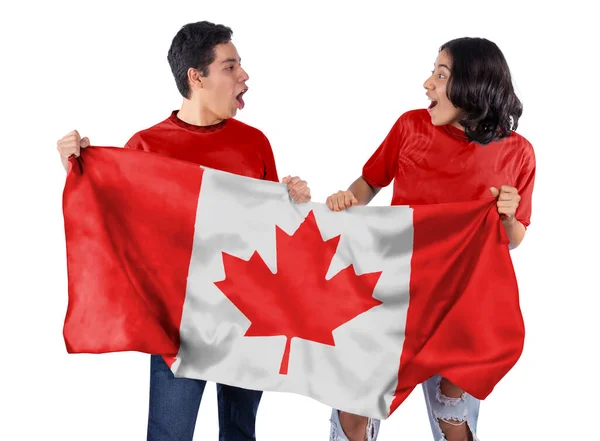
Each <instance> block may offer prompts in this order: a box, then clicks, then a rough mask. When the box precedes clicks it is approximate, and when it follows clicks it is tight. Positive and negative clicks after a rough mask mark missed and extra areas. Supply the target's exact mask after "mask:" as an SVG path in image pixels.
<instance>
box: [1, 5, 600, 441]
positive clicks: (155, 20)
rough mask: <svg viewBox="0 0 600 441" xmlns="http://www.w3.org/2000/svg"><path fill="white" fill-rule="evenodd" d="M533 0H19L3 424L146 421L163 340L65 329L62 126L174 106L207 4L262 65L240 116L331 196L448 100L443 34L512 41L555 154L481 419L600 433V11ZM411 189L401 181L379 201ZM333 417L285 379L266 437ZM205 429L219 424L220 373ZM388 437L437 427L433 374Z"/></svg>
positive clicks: (107, 136)
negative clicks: (513, 341)
mask: <svg viewBox="0 0 600 441" xmlns="http://www.w3.org/2000/svg"><path fill="white" fill-rule="evenodd" d="M459 3H460V7H458V6H457V5H458V4H459ZM532 3H533V2H525V1H518V2H512V1H504V2H493V3H491V2H490V5H489V6H487V3H484V2H481V1H473V2H450V1H443V2H436V1H427V2H410V3H409V2H396V1H394V2H391V1H390V2H385V3H384V2H376V1H368V2H360V3H358V2H356V3H354V2H349V1H344V2H333V1H327V2H326V1H323V0H321V1H319V2H314V3H313V2H308V1H302V2H295V3H292V2H284V1H278V2H273V3H272V4H271V5H266V4H263V3H260V2H257V1H243V2H234V1H227V2H224V1H216V0H215V1H213V2H204V1H193V2H175V1H173V2H170V3H167V2H162V1H161V2H151V1H144V2H135V3H134V2H130V1H124V0H121V1H119V2H114V1H104V2H89V1H78V2H72V3H71V4H68V3H67V2H59V1H47V2H46V1H38V2H26V1H21V2H6V3H5V4H6V6H5V5H4V3H3V6H2V7H1V9H2V10H1V11H0V37H1V38H0V44H1V45H2V47H1V54H2V62H1V66H2V67H1V68H0V75H1V81H0V92H1V95H0V103H1V111H2V115H1V117H2V118H1V120H0V121H1V124H2V137H1V138H0V139H1V141H0V143H1V148H2V157H1V161H0V179H1V186H0V192H1V193H0V194H1V201H2V204H1V205H0V206H1V207H2V208H1V211H0V213H1V216H0V219H1V220H2V229H1V230H0V231H1V233H0V234H1V242H0V253H1V266H0V271H1V277H0V284H1V285H0V299H1V300H0V301H1V302H2V303H1V305H0V326H1V327H2V328H1V333H0V335H1V336H2V337H1V338H2V341H1V345H0V348H1V349H2V352H3V355H2V362H1V364H0V369H1V375H0V382H1V383H0V384H1V388H0V401H1V403H2V405H3V408H4V410H3V411H2V412H1V413H0V415H1V416H0V439H2V440H11V441H12V440H39V439H61V440H142V439H145V433H146V419H147V402H148V382H149V356H148V355H144V354H136V353H127V354H108V355H97V356H92V355H67V353H66V350H65V347H64V342H63V340H62V325H63V320H64V313H65V311H66V304H67V277H66V264H65V260H66V258H65V247H64V230H63V219H62V207H61V194H62V189H63V184H64V179H65V173H64V170H63V169H62V167H61V165H60V162H59V158H58V154H57V152H56V141H57V140H58V139H59V138H60V137H62V136H63V135H64V134H66V133H67V132H69V131H70V130H72V129H74V128H77V129H78V130H79V131H80V133H82V134H83V135H87V136H89V137H90V138H91V140H92V142H93V143H94V144H95V145H117V146H122V145H123V144H124V143H125V142H126V141H127V140H128V139H129V137H130V136H131V135H132V134H133V133H134V132H136V131H138V130H141V129H144V128H146V127H149V126H151V125H153V124H155V123H157V122H159V121H161V120H163V119H164V118H166V117H167V116H168V115H169V113H170V112H171V110H173V109H176V108H178V107H179V105H180V100H181V98H180V96H179V95H178V92H177V89H176V87H175V83H174V81H173V79H172V76H171V73H170V70H169V66H168V63H167V60H166V55H167V50H168V48H169V45H170V43H171V39H172V38H173V36H174V35H175V33H176V32H177V31H178V30H179V28H180V26H182V25H183V24H185V23H188V22H193V21H199V20H203V19H207V20H210V21H214V22H218V23H224V24H226V25H228V26H230V27H232V28H233V30H234V43H235V44H236V45H237V47H238V50H239V52H240V54H241V56H242V58H243V65H244V67H245V68H246V70H247V71H248V72H249V74H250V81H249V82H248V84H249V86H250V92H249V93H248V94H247V95H246V97H245V99H246V103H247V107H246V109H244V110H243V111H242V112H241V113H239V115H238V117H239V119H240V120H242V121H244V122H247V123H249V124H251V125H253V126H256V127H258V128H260V129H261V130H263V131H264V133H265V134H266V135H267V136H268V137H269V139H270V140H271V143H272V146H273V149H274V151H275V156H276V160H277V164H278V168H279V171H280V175H281V176H285V175H286V174H299V175H300V176H302V177H303V178H305V179H307V180H308V181H309V183H310V185H311V187H312V189H313V196H314V198H313V200H315V201H324V199H325V197H326V196H327V195H328V194H329V193H332V192H334V191H337V190H338V189H340V188H346V187H347V186H348V185H349V184H350V182H351V181H352V180H353V179H354V178H356V177H357V176H358V175H359V173H360V171H361V167H362V165H363V163H364V162H365V161H366V159H367V158H368V157H369V156H370V154H371V153H372V152H373V151H374V150H375V148H377V146H378V145H379V143H380V142H381V141H382V139H383V138H384V137H385V135H386V134H387V132H388V130H389V129H390V128H391V126H392V124H393V123H394V121H395V120H396V118H397V117H398V116H399V115H400V114H401V113H402V112H404V111H406V110H409V109H413V108H418V107H423V106H427V105H428V102H427V101H426V99H425V95H424V89H423V87H422V84H423V81H424V80H425V78H426V77H427V76H428V75H429V72H430V70H431V68H432V65H433V62H434V60H435V57H436V55H437V49H438V47H439V46H440V45H441V44H442V43H444V42H445V41H447V40H450V39H452V38H455V37H461V36H483V37H486V38H489V39H491V40H492V41H495V42H496V43H497V44H498V45H499V46H500V48H501V49H502V50H503V52H504V54H505V56H506V58H507V60H508V62H509V65H510V67H511V70H512V73H513V77H514V82H515V85H516V88H517V91H518V94H519V96H520V97H521V99H522V101H523V103H524V115H523V117H522V119H521V121H520V124H519V132H520V133H522V134H523V135H524V136H525V137H527V138H528V139H529V140H530V141H531V142H532V144H533V145H534V148H535V150H536V154H537V165H538V169H537V180H536V186H535V191H534V205H533V217H532V224H531V227H530V230H529V232H528V234H527V237H526V238H525V241H524V243H523V245H522V246H521V247H519V248H518V249H517V250H516V251H514V252H513V257H514V261H515V267H516V271H517V276H518V280H519V284H520V289H521V301H522V309H523V314H524V317H525V322H526V327H527V338H526V345H525V351H524V353H523V356H522V358H521V359H520V361H519V362H518V364H517V365H516V367H515V368H514V369H513V370H512V371H511V372H510V373H509V374H508V375H507V376H506V377H505V378H504V379H503V380H502V381H501V382H500V384H499V385H498V386H497V388H496V390H495V391H494V392H493V393H492V395H491V396H490V397H489V398H488V399H486V400H485V401H484V403H483V404H482V409H481V417H480V424H479V435H480V437H481V439H483V440H487V441H491V440H505V439H511V440H527V439H536V440H547V439H573V440H574V439H594V437H596V436H598V435H597V434H598V427H597V422H598V416H597V415H598V411H597V396H598V390H599V384H598V375H597V374H598V368H597V365H596V364H594V362H592V360H594V359H595V358H597V355H598V343H597V336H598V335H599V332H598V300H597V297H598V295H599V294H600V288H599V283H598V270H599V269H598V264H599V263H600V259H599V258H598V254H597V253H598V247H599V245H600V244H599V240H598V227H597V218H596V217H595V216H594V213H596V212H597V202H596V201H597V199H598V197H597V194H598V189H599V185H598V179H597V176H598V173H597V170H598V159H599V155H598V148H599V147H600V142H599V141H598V139H599V138H598V124H597V118H598V81H599V75H600V66H599V63H598V55H597V50H598V43H599V39H598V34H597V23H596V20H594V15H593V14H592V13H591V12H590V7H591V5H592V4H593V3H592V2H589V4H588V5H587V6H586V5H585V4H584V3H583V2H581V1H568V2H564V3H561V4H558V5H557V6H550V4H553V2H545V3H543V2H541V3H538V4H537V6H535V7H534V6H531V4H532ZM167 5H169V6H167ZM390 198H391V188H388V189H386V190H385V191H383V192H382V193H381V194H380V195H379V196H378V197H377V198H376V199H375V201H374V203H375V204H378V205H387V204H389V202H390ZM586 254H587V255H586ZM328 418H329V409H328V408H327V407H325V406H323V405H321V404H319V403H317V402H315V401H312V400H310V399H308V398H304V397H300V396H295V395H288V394H276V393H266V394H265V395H264V398H263V400H262V403H261V406H260V409H259V414H258V419H257V435H258V438H259V439H260V440H261V441H266V440H283V439H285V440H326V439H328V434H329V423H328ZM195 439H196V440H200V439H202V440H205V439H208V440H216V439H217V411H216V397H215V389H214V385H210V386H208V387H207V389H206V391H205V395H204V399H203V401H202V405H201V409H200V416H199V419H198V424H197V429H196V437H195ZM379 439H380V440H381V441H386V440H429V439H430V434H429V427H428V422H427V418H426V414H425V407H424V401H423V397H422V393H421V391H420V390H416V391H415V393H413V394H412V395H411V396H410V398H409V399H408V400H407V401H406V402H405V404H403V405H402V406H401V407H400V408H399V409H398V410H397V411H396V412H395V414H394V415H392V417H391V418H390V419H389V420H388V421H386V422H384V423H383V425H382V432H381V436H380V438H379Z"/></svg>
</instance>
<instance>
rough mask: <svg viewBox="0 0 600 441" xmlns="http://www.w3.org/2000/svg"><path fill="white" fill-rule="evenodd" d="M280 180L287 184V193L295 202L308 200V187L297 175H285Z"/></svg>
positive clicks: (300, 202)
mask: <svg viewBox="0 0 600 441" xmlns="http://www.w3.org/2000/svg"><path fill="white" fill-rule="evenodd" d="M281 182H283V183H284V184H286V185H287V188H288V193H289V194H290V197H291V198H292V199H293V200H294V201H295V202H297V203H299V204H302V203H304V202H308V201H310V188H308V184H307V183H306V181H303V180H302V179H300V178H299V177H298V176H294V177H291V176H286V177H285V178H283V180H282V181H281Z"/></svg>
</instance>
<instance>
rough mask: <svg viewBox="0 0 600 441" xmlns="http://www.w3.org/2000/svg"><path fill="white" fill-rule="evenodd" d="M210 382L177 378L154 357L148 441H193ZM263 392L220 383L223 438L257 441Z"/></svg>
mask: <svg viewBox="0 0 600 441" xmlns="http://www.w3.org/2000/svg"><path fill="white" fill-rule="evenodd" d="M205 386H206V381H204V380H192V379H188V378H175V376H174V375H173V372H171V369H169V367H168V366H167V364H166V363H165V361H164V360H163V358H162V357H161V356H160V355H152V356H151V358H150V408H149V412H148V438H147V440H148V441H192V439H193V437H194V428H195V427H196V418H197V417H198V409H199V408H200V400H202V393H203V392H204V387H205ZM261 397H262V392H261V391H254V390H248V389H241V388H238V387H233V386H226V385H222V384H217V400H218V403H219V441H255V440H256V433H255V421H256V412H257V410H258V404H259V402H260V398H261Z"/></svg>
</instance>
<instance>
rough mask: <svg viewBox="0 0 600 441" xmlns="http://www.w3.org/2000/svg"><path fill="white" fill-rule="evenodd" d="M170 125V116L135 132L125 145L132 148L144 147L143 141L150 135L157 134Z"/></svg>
mask: <svg viewBox="0 0 600 441" xmlns="http://www.w3.org/2000/svg"><path fill="white" fill-rule="evenodd" d="M169 126H170V122H169V118H167V119H164V120H162V121H161V122H159V123H156V124H154V125H153V126H150V127H148V128H146V129H143V130H140V131H138V132H136V133H134V134H133V135H132V136H131V138H129V141H127V143H126V144H125V147H127V148H132V149H141V150H143V149H142V141H143V140H144V139H147V138H148V137H149V136H152V135H156V134H158V133H161V132H164V131H165V130H166V129H168V128H169Z"/></svg>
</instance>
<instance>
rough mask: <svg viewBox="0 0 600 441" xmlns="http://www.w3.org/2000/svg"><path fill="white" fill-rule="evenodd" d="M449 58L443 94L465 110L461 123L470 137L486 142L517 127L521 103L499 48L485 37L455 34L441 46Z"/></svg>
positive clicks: (476, 140) (479, 141) (521, 110)
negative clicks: (450, 64)
mask: <svg viewBox="0 0 600 441" xmlns="http://www.w3.org/2000/svg"><path fill="white" fill-rule="evenodd" d="M444 50H445V51H446V52H447V53H448V55H449V56H450V58H451V60H452V74H451V75H450V79H449V80H448V87H447V92H446V94H447V95H448V98H449V99H450V101H451V102H452V104H454V105H455V106H456V107H458V108H460V109H462V110H464V114H463V117H462V119H461V120H460V121H459V122H460V124H461V125H462V126H463V127H465V134H466V135H467V137H468V138H469V139H470V140H471V141H475V142H478V143H480V144H488V143H490V142H491V141H493V140H498V139H502V138H504V137H505V136H507V135H508V134H509V133H510V131H511V130H516V129H517V127H518V124H519V118H520V117H521V115H522V113H523V105H522V104H521V101H520V100H519V98H517V95H516V94H515V91H514V88H513V84H512V79H511V75H510V70H509V69H508V64H507V63H506V59H505V58H504V55H503V54H502V52H501V51H500V48H499V47H498V46H497V45H496V44H495V43H493V42H491V41H489V40H486V39H485V38H470V37H465V38H457V39H455V40H451V41H449V42H447V43H445V44H444V45H442V47H441V48H440V52H441V51H444Z"/></svg>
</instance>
